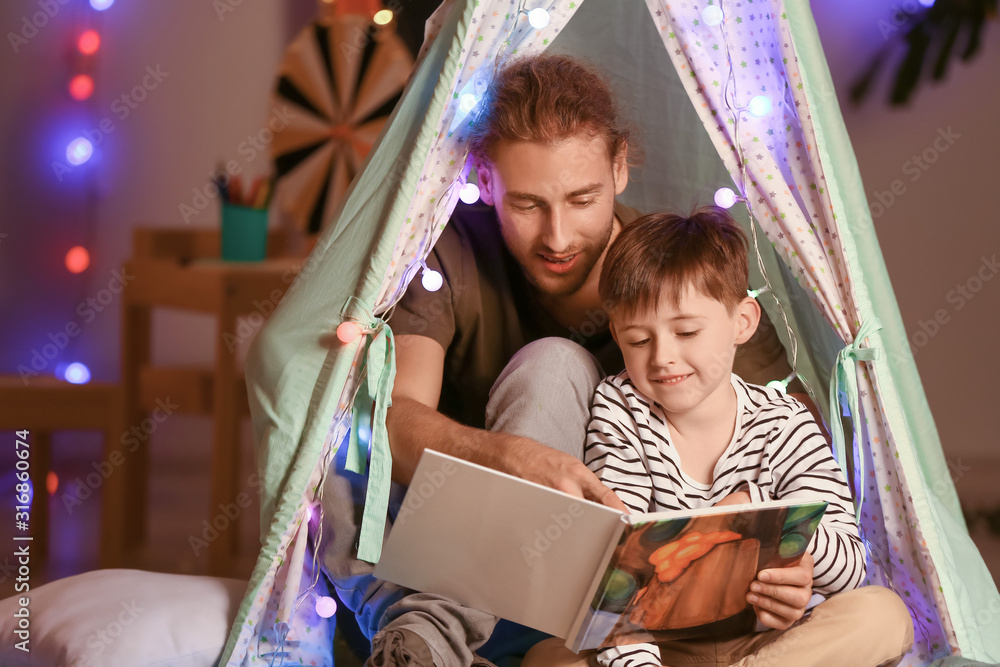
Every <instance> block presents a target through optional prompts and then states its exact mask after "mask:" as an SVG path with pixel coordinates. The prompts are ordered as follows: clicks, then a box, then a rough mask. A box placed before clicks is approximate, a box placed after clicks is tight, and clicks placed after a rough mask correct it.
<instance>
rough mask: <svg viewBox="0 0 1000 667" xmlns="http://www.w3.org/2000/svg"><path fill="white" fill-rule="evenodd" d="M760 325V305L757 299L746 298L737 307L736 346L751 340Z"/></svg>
mask: <svg viewBox="0 0 1000 667" xmlns="http://www.w3.org/2000/svg"><path fill="white" fill-rule="evenodd" d="M758 324H760V304H759V303H757V299H754V298H752V297H749V296H748V297H746V298H744V299H743V300H742V301H740V303H739V305H737V306H736V344H737V345H742V344H743V343H745V342H747V341H748V340H750V337H751V336H753V334H754V332H755V331H757V325H758Z"/></svg>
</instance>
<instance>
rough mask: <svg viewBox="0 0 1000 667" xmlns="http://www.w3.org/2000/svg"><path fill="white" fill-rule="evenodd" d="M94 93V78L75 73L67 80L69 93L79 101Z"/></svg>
mask: <svg viewBox="0 0 1000 667" xmlns="http://www.w3.org/2000/svg"><path fill="white" fill-rule="evenodd" d="M93 94H94V80H93V79H91V78H90V76H88V75H86V74H77V75H76V76H74V77H73V78H72V79H70V81H69V95H70V97H72V98H73V99H74V100H80V101H81V102H82V101H83V100H85V99H87V98H88V97H90V96H91V95H93Z"/></svg>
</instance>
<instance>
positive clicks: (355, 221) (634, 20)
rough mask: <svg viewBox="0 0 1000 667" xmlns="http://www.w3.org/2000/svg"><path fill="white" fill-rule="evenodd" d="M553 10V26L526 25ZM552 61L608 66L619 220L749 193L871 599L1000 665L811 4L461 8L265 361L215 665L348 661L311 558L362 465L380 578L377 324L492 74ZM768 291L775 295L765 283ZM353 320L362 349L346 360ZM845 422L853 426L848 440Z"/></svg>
mask: <svg viewBox="0 0 1000 667" xmlns="http://www.w3.org/2000/svg"><path fill="white" fill-rule="evenodd" d="M710 6H712V7H713V8H710ZM536 8H542V9H545V10H546V11H547V15H546V16H544V17H541V19H542V20H532V21H529V19H528V10H531V9H536ZM717 9H719V10H722V11H721V12H720V11H717ZM538 18H539V14H538V13H537V12H536V14H535V17H533V19H538ZM545 18H547V19H548V22H547V24H545V25H544V26H542V24H543V23H544V19H545ZM532 23H534V24H535V25H532ZM536 26H542V27H536ZM546 49H552V50H554V51H559V52H563V53H568V54H571V55H576V56H581V57H583V58H586V59H588V60H590V61H591V62H593V63H595V64H596V65H597V66H598V67H599V68H600V69H602V70H603V71H604V72H605V74H606V75H607V77H608V78H609V80H610V81H611V82H612V83H613V87H614V89H615V91H616V93H617V94H618V95H619V98H620V100H621V104H622V108H623V111H624V112H625V114H626V115H627V116H628V117H629V118H630V119H631V121H632V123H633V125H634V126H635V127H636V128H637V129H638V133H637V136H638V143H639V145H640V146H641V147H642V149H643V153H644V157H643V160H642V162H641V164H640V165H639V166H638V167H637V168H636V169H634V170H633V179H632V181H631V182H630V184H629V186H628V188H627V189H626V191H625V194H624V195H623V196H622V197H620V199H621V200H622V201H624V203H626V204H629V205H631V206H634V207H636V208H639V209H640V210H646V211H653V210H661V209H668V208H672V209H681V210H684V209H688V208H690V207H691V206H692V205H694V204H696V203H703V202H707V201H711V198H712V195H713V193H714V192H715V191H716V189H718V188H719V187H721V186H724V185H729V186H730V187H732V186H733V185H734V182H735V185H736V189H737V191H738V192H742V193H745V197H746V200H747V204H748V205H749V207H750V208H752V211H753V217H754V219H755V221H756V224H757V225H759V227H756V228H754V231H755V234H756V237H755V246H756V247H757V254H759V256H760V266H761V267H763V269H764V270H765V273H766V275H767V277H768V279H767V283H766V284H768V285H769V290H768V291H769V293H764V294H762V295H761V296H760V301H761V304H762V306H763V307H764V309H765V310H767V311H768V312H769V314H770V315H771V319H772V321H774V322H775V324H776V326H777V328H778V330H779V333H781V335H783V336H784V334H783V333H782V329H784V326H783V322H784V321H785V319H786V318H787V321H788V323H789V329H790V331H791V332H793V338H792V340H789V339H787V337H786V340H785V342H786V346H787V347H789V349H791V348H793V347H794V348H795V349H796V350H797V352H796V353H795V365H796V369H797V371H798V372H799V375H800V377H802V378H803V379H804V381H805V382H806V383H807V385H808V386H809V387H810V389H811V390H812V391H813V393H814V398H815V400H816V403H817V404H818V405H820V406H821V407H822V408H823V410H824V411H825V412H826V413H827V415H826V416H827V419H828V423H830V424H831V426H832V427H833V430H834V432H835V439H836V441H837V442H836V443H835V449H836V454H837V457H838V460H839V461H840V462H841V465H842V466H844V467H845V470H847V471H848V473H849V478H850V479H851V481H852V484H853V485H854V487H855V494H856V498H857V499H858V500H859V521H860V525H861V529H862V533H863V536H864V538H865V540H866V542H867V544H868V548H869V569H868V580H869V582H871V583H880V584H884V585H888V586H891V587H892V588H893V589H894V590H896V591H897V592H898V593H899V595H900V596H901V597H902V598H903V600H904V601H905V602H906V604H907V605H908V607H909V609H910V611H911V614H912V615H913V617H914V626H915V630H916V639H915V645H914V648H913V650H912V651H911V653H910V654H908V656H907V657H906V658H905V659H904V662H903V664H904V665H926V664H928V663H930V662H931V661H933V660H935V659H937V658H940V657H944V656H948V655H950V654H956V653H959V652H960V653H961V654H962V655H963V656H965V657H966V658H969V659H974V660H981V661H987V662H994V661H998V660H1000V596H998V593H997V590H996V587H995V586H994V584H993V582H992V579H991V577H990V575H989V573H988V571H987V570H986V567H985V565H984V564H983V561H982V559H981V557H980V556H979V554H978V552H977V550H976V548H975V547H974V545H973V544H972V542H971V540H970V538H969V536H968V533H967V530H966V527H965V525H964V521H963V518H962V514H961V512H960V509H959V505H958V501H957V497H956V494H955V490H954V486H953V484H952V482H951V478H950V476H949V469H948V466H947V464H946V462H945V459H944V456H943V453H942V449H941V445H940V442H939V441H938V436H937V433H936V430H935V427H934V423H933V420H932V418H931V415H930V411H929V408H928V405H927V402H926V399H925V397H924V394H923V391H922V389H921V385H920V380H919V378H918V376H917V371H916V367H915V365H914V362H913V358H912V356H911V355H910V354H908V353H907V351H908V350H909V346H908V342H907V339H906V336H905V331H904V328H903V324H902V321H901V319H900V315H899V311H898V308H897V306H896V302H895V299H894V297H893V293H892V289H891V286H890V283H889V279H888V276H887V274H886V269H885V265H884V263H883V260H882V256H881V253H880V251H879V247H878V243H877V240H876V237H875V234H874V230H873V226H872V218H871V215H870V213H869V211H868V208H867V204H866V201H865V197H864V188H863V186H862V183H861V180H860V176H859V173H858V168H857V164H856V161H855V158H854V155H853V152H852V150H851V145H850V141H849V140H848V136H847V133H846V131H845V128H844V124H843V120H842V118H841V116H840V112H839V108H838V105H837V98H836V95H835V93H834V89H833V85H832V82H831V80H830V75H829V72H828V70H827V66H826V62H825V60H824V57H823V52H822V49H821V46H820V41H819V37H818V36H817V33H816V27H815V25H814V23H813V19H812V16H811V14H810V11H809V7H808V3H806V2H805V1H804V0H795V1H794V2H782V1H781V0H758V1H756V2H753V1H746V0H745V1H744V2H735V1H731V0H710V1H709V0H688V2H676V1H673V0H645V1H643V0H532V1H531V2H530V3H528V2H526V1H525V0H446V2H444V4H443V5H442V6H441V7H440V9H439V10H438V11H437V12H436V13H435V15H434V16H433V17H432V18H431V20H430V21H429V22H428V27H427V37H426V40H425V43H424V48H423V51H422V53H421V56H420V59H419V61H418V64H417V67H416V69H415V71H414V74H413V76H412V78H411V80H410V81H409V84H408V85H407V87H406V90H405V92H404V94H403V97H402V99H401V101H400V103H399V105H398V106H397V108H396V111H395V112H394V114H393V116H392V117H391V119H390V122H389V124H388V125H387V127H386V128H385V130H384V131H383V134H382V135H381V137H380V139H379V141H378V143H377V145H376V147H375V149H374V150H373V151H372V153H371V154H370V155H369V157H368V159H367V162H366V164H365V166H364V168H363V171H362V173H361V174H360V176H359V177H358V179H357V180H356V181H355V183H354V184H353V186H352V188H351V190H350V192H349V193H348V196H347V198H346V201H345V202H344V204H343V205H342V207H341V209H340V211H339V213H338V214H337V215H336V216H335V218H334V219H333V220H332V221H331V222H330V223H329V224H328V225H327V227H326V229H325V231H324V232H323V234H322V235H321V237H320V238H319V241H318V243H317V246H316V248H315V250H314V251H313V253H312V255H311V256H310V258H309V259H308V261H307V263H306V264H305V266H304V268H303V271H302V273H301V275H300V276H299V278H298V280H297V281H296V283H295V284H294V285H293V286H292V288H291V289H290V290H289V292H288V294H287V295H286V296H285V297H284V300H283V301H282V303H281V306H280V307H279V308H278V309H277V311H276V312H275V313H274V315H273V316H272V318H271V320H270V321H269V323H268V324H267V325H266V327H265V328H264V329H263V330H262V331H261V332H260V334H259V335H258V337H257V340H256V342H255V344H254V347H253V349H252V351H251V355H250V358H249V360H248V364H247V380H248V385H249V387H250V394H251V396H250V400H251V406H252V415H253V428H254V437H255V438H256V442H257V445H258V467H259V472H260V474H261V478H262V480H263V484H262V488H263V491H262V523H261V528H262V535H263V542H264V544H263V548H262V550H261V553H260V555H259V558H258V561H257V566H256V569H255V571H254V574H253V578H252V580H251V582H250V585H249V589H248V591H247V595H246V598H245V600H244V602H243V604H242V606H241V608H240V610H239V614H238V616H237V619H236V623H235V625H234V627H233V630H232V633H231V635H230V638H229V642H228V644H227V647H226V652H225V655H224V660H223V662H222V663H221V664H228V665H232V666H236V665H254V664H275V665H277V664H282V663H283V662H284V663H285V664H299V661H300V659H301V660H302V661H304V662H305V664H309V663H310V661H311V660H316V661H317V662H316V663H313V664H320V663H322V662H327V663H329V662H332V659H330V658H329V652H330V642H331V635H332V623H328V622H327V621H325V620H324V619H322V618H320V617H319V616H318V615H317V613H316V610H315V604H313V603H311V602H310V600H312V598H313V597H315V596H317V595H325V594H326V591H327V588H326V587H327V585H328V584H327V582H326V581H325V579H324V577H323V576H322V575H321V573H320V572H319V571H318V568H317V566H316V564H315V559H314V553H313V551H312V550H311V547H310V548H307V546H309V540H308V539H307V538H308V534H309V531H310V526H313V530H315V522H313V523H310V522H309V521H308V520H307V516H308V514H309V513H310V512H311V510H310V507H311V505H312V504H314V502H315V499H316V495H317V493H318V491H319V489H320V488H321V487H322V484H323V479H324V475H325V474H326V472H327V470H328V469H329V467H330V464H331V461H332V460H333V457H334V455H335V453H336V452H337V451H338V450H340V449H342V448H348V451H347V459H348V467H349V468H351V469H357V470H365V471H366V472H367V475H368V492H367V494H368V495H367V501H366V503H365V509H364V512H365V515H364V523H363V524H362V525H363V528H362V533H361V543H360V549H361V552H362V554H363V556H364V557H367V559H370V560H375V559H377V557H378V553H379V549H380V545H381V539H382V535H383V524H384V520H385V514H386V507H387V503H388V499H387V493H388V476H389V470H390V468H391V460H390V458H389V453H388V446H387V442H386V437H385V431H384V424H383V423H382V420H384V410H385V406H386V404H387V398H388V397H389V395H390V392H391V387H392V378H393V372H394V365H393V360H394V356H393V355H394V350H393V347H392V336H391V330H390V326H387V325H385V324H384V323H383V322H382V321H381V319H380V316H381V315H383V314H385V313H387V311H389V310H390V308H391V306H392V305H393V304H394V303H395V302H396V300H398V298H399V296H400V295H401V294H402V292H403V291H404V290H405V289H406V287H407V285H408V284H409V282H410V280H411V279H413V278H414V277H415V276H416V275H418V271H419V262H420V260H422V259H423V258H424V257H425V256H426V255H427V253H428V252H429V251H430V249H431V247H432V246H433V244H434V242H435V240H436V238H437V237H438V235H439V234H440V233H441V230H443V229H444V227H445V225H446V223H447V222H448V219H449V215H450V213H451V211H452V210H453V208H454V206H455V203H456V199H457V196H458V191H459V188H460V186H461V185H462V183H463V182H464V181H465V179H466V177H467V166H466V164H467V160H466V157H467V150H466V136H467V132H468V128H469V124H470V122H471V120H472V119H473V118H474V117H475V113H476V111H477V108H478V104H479V102H480V101H481V97H482V94H483V92H484V91H485V89H486V86H487V85H488V83H489V79H490V75H491V72H493V71H494V68H495V67H496V66H497V65H498V64H501V63H502V62H503V61H504V60H505V59H507V58H510V57H516V56H517V55H521V54H531V53H537V52H540V51H543V50H546ZM325 57H327V58H333V59H336V58H338V57H344V55H343V54H342V53H339V52H338V50H337V49H330V51H329V52H328V53H326V54H325ZM327 67H329V64H328V65H327ZM730 73H731V74H730ZM759 96H763V97H764V98H765V99H763V100H761V99H758V100H756V101H754V98H757V97H759ZM751 102H752V105H751ZM748 108H749V110H748ZM751 111H752V113H751ZM734 210H735V209H734ZM747 224H753V223H750V222H749V221H747ZM752 263H756V262H752ZM751 282H752V284H753V285H754V286H763V285H765V282H764V278H763V276H762V275H761V274H760V273H759V272H758V273H757V274H756V275H754V276H752V277H751ZM778 302H780V303H781V304H783V307H782V308H781V309H779V308H778V306H777V304H778ZM345 321H349V322H356V323H358V324H359V326H360V327H361V328H363V329H366V330H367V331H368V333H366V334H364V335H362V336H360V337H359V338H358V339H357V340H355V341H353V342H350V343H341V342H339V340H338V339H337V337H336V335H335V333H334V332H335V331H336V330H337V328H338V326H339V325H341V324H342V323H343V322H345ZM390 325H391V321H390ZM831 396H832V399H831ZM372 399H374V401H375V405H376V406H377V408H378V410H376V413H375V415H374V417H373V422H372V427H371V430H372V432H371V444H370V461H368V462H367V465H366V458H367V457H368V452H367V451H366V450H365V448H364V444H365V443H364V442H360V443H359V442H358V439H357V438H356V437H355V438H353V439H352V437H350V436H349V434H350V433H357V432H358V430H359V429H358V428H357V424H355V428H353V429H352V428H351V426H352V406H353V405H354V404H355V402H357V403H358V405H360V406H368V405H371V401H372ZM842 412H844V413H849V414H850V415H851V418H850V419H849V420H846V421H845V422H844V425H843V426H841V421H842V420H841V413H842ZM831 413H832V417H833V419H832V420H831V419H830V417H831ZM343 453H344V452H343V451H340V454H341V455H343ZM313 538H314V539H315V541H316V542H318V541H319V540H318V539H316V538H317V536H315V535H314V536H313ZM311 596H312V597H311Z"/></svg>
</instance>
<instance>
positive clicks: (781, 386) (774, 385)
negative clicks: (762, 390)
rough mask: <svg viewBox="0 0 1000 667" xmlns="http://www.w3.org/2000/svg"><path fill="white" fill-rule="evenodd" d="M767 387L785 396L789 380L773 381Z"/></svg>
mask: <svg viewBox="0 0 1000 667" xmlns="http://www.w3.org/2000/svg"><path fill="white" fill-rule="evenodd" d="M767 386H768V387H770V388H771V389H777V390H778V391H780V392H781V393H782V394H784V393H785V392H786V390H787V389H788V380H771V381H770V382H768V383H767Z"/></svg>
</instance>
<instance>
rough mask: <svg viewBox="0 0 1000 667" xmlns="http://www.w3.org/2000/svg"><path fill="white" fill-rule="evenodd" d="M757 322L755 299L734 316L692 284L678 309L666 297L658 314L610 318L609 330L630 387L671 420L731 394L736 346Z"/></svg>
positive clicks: (741, 307)
mask: <svg viewBox="0 0 1000 667" xmlns="http://www.w3.org/2000/svg"><path fill="white" fill-rule="evenodd" d="M759 320H760V307H759V306H758V305H757V302H756V301H754V300H753V299H750V298H746V299H744V300H743V301H742V302H740V304H739V305H737V306H736V308H735V309H734V310H733V312H732V313H730V312H729V311H728V309H727V308H726V306H725V305H724V304H723V303H722V302H720V301H716V300H715V299H713V298H711V297H708V296H706V295H704V294H702V293H701V292H700V291H698V290H696V289H693V288H692V287H690V286H688V287H687V288H686V289H685V291H684V292H683V293H682V294H681V299H680V302H679V303H678V304H676V305H675V304H673V303H671V300H670V299H669V298H667V297H666V296H663V297H662V298H661V299H660V303H659V305H658V306H657V308H656V309H655V310H653V309H649V310H648V311H647V312H641V313H636V314H634V315H631V316H622V315H621V314H612V316H611V332H612V334H613V335H614V337H615V341H616V342H617V343H618V346H619V347H620V348H621V350H622V356H623V357H624V359H625V368H626V370H628V374H629V377H630V378H631V380H632V383H633V384H634V385H635V387H636V388H637V389H638V390H639V391H640V392H642V393H643V394H644V395H645V396H647V397H648V398H651V399H653V400H654V401H656V402H657V403H659V404H660V407H662V408H663V411H664V412H665V413H666V414H667V416H668V417H670V416H671V415H678V414H685V413H689V412H690V411H691V410H694V409H696V408H698V407H699V406H701V405H703V404H705V405H708V406H709V407H711V406H712V405H713V404H714V403H715V401H716V400H717V399H719V398H720V397H721V396H722V395H723V394H724V393H725V392H727V391H729V386H730V383H729V377H730V373H732V369H733V357H734V356H735V354H736V346H737V345H739V344H741V343H745V342H746V341H747V340H748V339H749V338H750V336H752V335H753V332H754V331H755V330H756V328H757V322H758V321H759Z"/></svg>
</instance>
